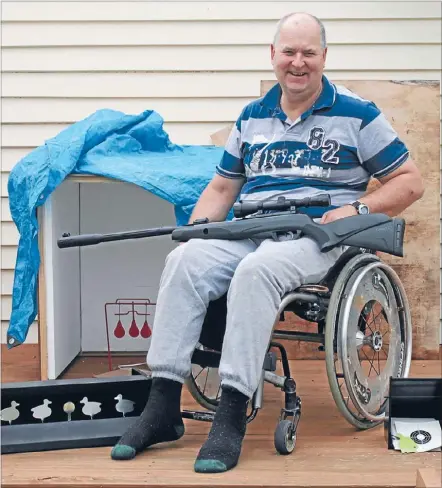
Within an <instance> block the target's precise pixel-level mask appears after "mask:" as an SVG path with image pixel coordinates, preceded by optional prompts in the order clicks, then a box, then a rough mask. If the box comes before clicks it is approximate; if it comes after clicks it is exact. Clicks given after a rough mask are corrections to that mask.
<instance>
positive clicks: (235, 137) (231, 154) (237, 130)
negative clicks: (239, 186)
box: [216, 117, 246, 178]
mask: <svg viewBox="0 0 442 488" xmlns="http://www.w3.org/2000/svg"><path fill="white" fill-rule="evenodd" d="M241 145H242V142H241V117H240V118H239V119H238V120H237V121H236V123H235V125H234V126H233V127H232V130H231V131H230V135H229V138H228V139H227V143H226V146H225V148H224V153H223V156H222V158H221V161H220V163H219V164H218V166H217V167H216V172H217V173H218V174H219V175H221V176H224V178H245V174H246V173H245V168H244V161H243V157H242V150H241Z"/></svg>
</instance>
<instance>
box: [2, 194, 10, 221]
mask: <svg viewBox="0 0 442 488" xmlns="http://www.w3.org/2000/svg"><path fill="white" fill-rule="evenodd" d="M2 195H3V192H2ZM0 205H1V221H2V222H12V217H11V212H10V211H9V200H8V199H7V198H6V197H3V196H2V198H1V202H0Z"/></svg>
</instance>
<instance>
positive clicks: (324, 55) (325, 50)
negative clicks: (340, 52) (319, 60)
mask: <svg viewBox="0 0 442 488" xmlns="http://www.w3.org/2000/svg"><path fill="white" fill-rule="evenodd" d="M327 50H328V48H327V47H326V48H325V49H324V53H323V57H324V63H325V60H326V59H327Z"/></svg>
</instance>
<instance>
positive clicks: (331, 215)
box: [320, 205, 358, 224]
mask: <svg viewBox="0 0 442 488" xmlns="http://www.w3.org/2000/svg"><path fill="white" fill-rule="evenodd" d="M357 214H358V212H357V210H356V209H355V208H354V207H353V206H352V205H344V206H343V207H339V208H335V209H333V210H329V211H328V212H325V214H324V215H323V216H322V218H321V222H320V224H329V223H330V222H333V221H334V220H338V219H343V218H344V217H351V216H352V215H357Z"/></svg>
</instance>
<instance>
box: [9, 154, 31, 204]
mask: <svg viewBox="0 0 442 488" xmlns="http://www.w3.org/2000/svg"><path fill="white" fill-rule="evenodd" d="M31 151H32V148H31V147H25V148H18V149H16V148H4V149H2V150H1V160H2V166H1V170H2V172H4V173H7V172H9V171H11V170H12V168H13V167H14V166H15V165H16V164H17V163H18V162H19V161H20V160H21V159H22V158H24V157H25V156H26V155H27V154H29V153H30V152H31ZM2 196H3V193H2Z"/></svg>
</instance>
